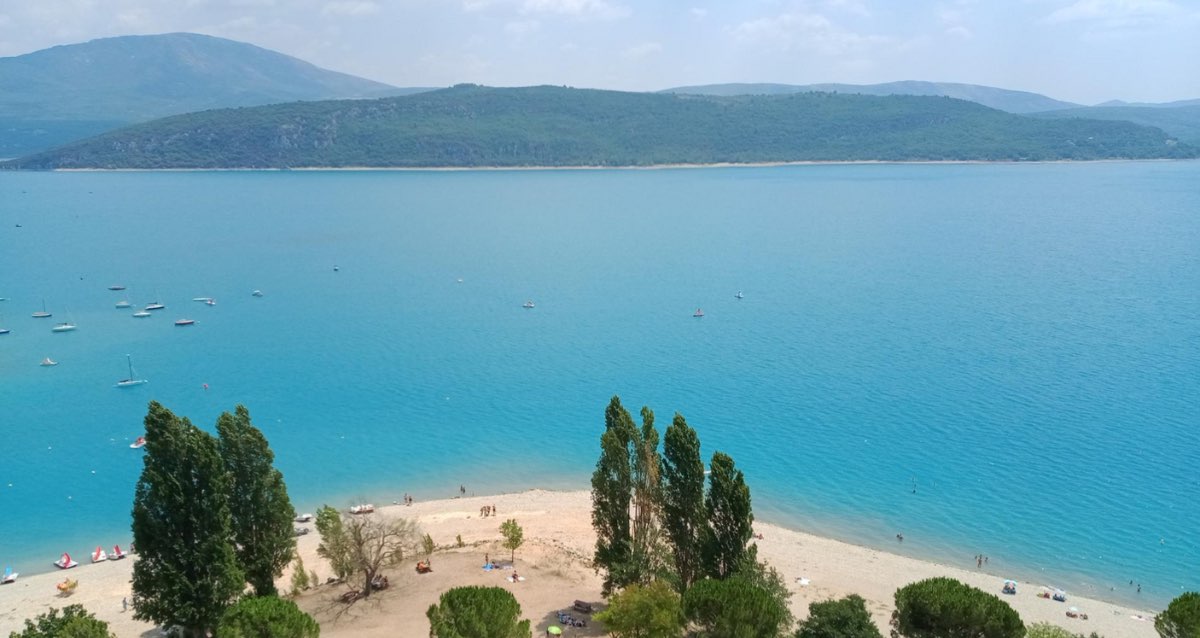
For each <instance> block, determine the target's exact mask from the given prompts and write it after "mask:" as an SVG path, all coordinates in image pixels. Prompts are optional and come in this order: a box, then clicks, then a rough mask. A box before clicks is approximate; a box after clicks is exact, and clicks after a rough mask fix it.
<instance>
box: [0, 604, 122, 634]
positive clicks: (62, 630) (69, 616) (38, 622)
mask: <svg viewBox="0 0 1200 638" xmlns="http://www.w3.org/2000/svg"><path fill="white" fill-rule="evenodd" d="M8 636H9V638H113V636H114V635H113V633H112V632H110V631H109V630H108V623H106V622H104V621H103V620H98V619H97V618H96V617H95V616H93V615H92V614H89V613H88V612H87V610H86V609H84V608H83V605H68V606H66V607H64V608H63V610H62V615H61V616H60V615H59V613H58V610H57V609H55V608H53V607H51V608H50V611H48V612H46V613H44V614H39V615H38V617H37V618H35V619H33V620H29V619H26V620H25V629H24V630H23V631H14V632H12V633H10V634H9V635H8Z"/></svg>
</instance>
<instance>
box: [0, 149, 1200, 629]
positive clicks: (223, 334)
mask: <svg viewBox="0 0 1200 638" xmlns="http://www.w3.org/2000/svg"><path fill="white" fill-rule="evenodd" d="M18 225H19V227H18ZM335 265H336V266H337V267H338V270H337V271H336V272H335V269H334V266H335ZM459 279H461V282H459V281H458V280H459ZM114 284H121V285H125V286H127V287H128V289H127V290H125V291H120V292H113V291H109V290H108V289H107V287H108V286H110V285H114ZM256 289H258V290H261V291H262V292H263V296H262V297H253V296H251V294H250V293H251V291H253V290H256ZM739 290H740V291H743V292H744V295H745V296H744V298H742V299H737V298H735V293H737V292H738V291H739ZM0 297H5V298H7V300H6V301H3V302H0V327H4V328H8V329H10V330H11V331H12V332H11V333H10V334H6V335H0V435H2V437H3V438H2V440H3V445H2V446H0V450H2V455H0V514H2V516H0V539H2V542H0V564H3V565H12V566H13V567H14V568H16V569H17V570H18V571H21V572H35V571H42V570H44V569H46V568H49V566H50V562H51V561H52V560H54V559H55V558H56V557H57V556H58V554H59V553H60V552H62V551H70V552H72V554H76V553H78V554H79V558H80V559H84V558H85V555H86V552H87V551H88V550H90V549H91V548H93V547H95V546H96V545H97V544H104V545H105V546H106V547H111V546H112V545H113V544H114V543H121V544H122V545H125V544H127V543H128V541H129V540H130V538H129V536H130V533H129V526H128V518H129V511H130V507H131V503H132V498H133V488H134V484H135V482H136V480H137V476H138V474H139V472H140V469H141V456H142V452H140V451H138V450H132V449H130V448H129V443H130V442H131V441H132V440H133V439H134V437H136V436H138V435H139V434H141V432H142V426H141V420H142V417H143V416H144V414H145V411H146V404H147V402H148V401H150V400H151V399H155V400H158V401H160V402H162V403H164V404H165V405H166V406H168V407H169V408H171V409H172V410H174V411H176V412H177V413H179V414H182V415H186V416H188V417H190V418H191V419H192V421H193V422H195V423H197V424H200V425H201V426H203V427H205V428H207V429H210V430H211V429H212V428H213V424H214V423H215V420H216V417H217V415H218V414H220V412H222V411H224V410H232V409H233V407H234V406H235V405H236V404H238V403H244V404H245V405H247V406H248V407H249V409H250V412H251V415H252V417H253V418H254V421H255V424H256V425H258V426H259V427H260V428H261V429H262V430H263V431H264V432H265V433H266V434H267V436H268V438H269V439H270V441H271V444H272V446H273V448H274V450H275V452H276V455H277V458H276V461H277V464H278V466H279V467H280V468H281V469H282V470H283V472H284V475H285V476H286V478H287V481H288V486H289V489H290V491H291V494H292V498H293V500H294V501H295V503H296V506H297V509H298V510H301V511H312V510H313V509H315V508H316V507H317V506H319V505H320V504H321V503H331V504H335V505H339V506H344V505H349V504H350V503H351V502H353V501H355V500H357V499H364V500H369V501H372V502H375V503H377V504H379V503H390V502H391V501H394V500H398V499H399V498H400V497H401V495H402V494H403V493H404V492H409V493H411V494H413V495H414V496H415V497H416V498H418V499H427V498H441V497H449V496H453V495H455V494H457V491H458V485H459V484H460V483H464V484H466V486H467V489H468V491H469V492H472V493H480V494H486V493H495V492H499V491H505V490H511V489H522V488H526V487H531V486H542V487H554V488H583V487H586V486H587V484H588V479H589V476H590V473H591V470H592V466H593V465H594V463H595V460H596V457H597V455H598V450H599V445H598V439H599V435H600V433H601V430H602V429H603V423H604V422H603V413H604V407H605V405H606V404H607V402H608V400H609V398H610V397H611V396H612V395H614V394H618V395H620V396H621V397H622V399H623V401H624V402H625V404H626V406H627V407H629V408H630V410H631V412H633V413H634V414H635V415H636V412H637V410H638V409H639V408H640V407H641V406H642V405H649V406H650V407H651V408H653V409H654V410H655V411H656V414H657V416H658V423H659V425H660V429H661V428H663V427H665V426H666V424H668V423H669V422H670V419H671V417H672V415H673V413H674V412H676V411H679V412H681V413H683V414H684V415H685V416H686V417H687V419H688V421H689V423H690V424H691V425H692V426H694V427H695V428H696V429H697V430H698V432H699V434H700V437H701V440H702V441H703V444H704V447H705V454H706V455H707V454H710V453H711V452H712V451H713V450H717V449H720V450H723V451H726V452H729V453H730V454H732V456H733V457H734V459H735V460H736V461H737V463H738V466H739V467H740V468H741V469H743V470H744V471H745V473H746V476H747V480H748V482H749V484H750V486H751V489H752V491H753V495H754V498H755V504H756V514H757V516H758V517H759V518H760V519H765V520H770V521H774V522H780V523H785V524H790V525H793V526H796V527H799V528H802V529H805V530H808V531H813V532H817V533H820V534H825V535H830V536H834V537H838V538H842V539H845V540H848V541H852V542H856V543H861V544H866V545H871V546H876V547H881V548H886V549H888V550H892V551H900V552H903V553H906V554H911V555H916V556H920V557H926V558H933V559H936V560H940V561H944V562H947V563H953V564H957V565H960V566H967V565H971V564H973V560H972V557H973V556H974V555H976V554H979V553H983V554H987V555H988V556H989V557H990V561H989V566H988V567H989V570H990V571H992V572H994V573H996V574H997V576H998V577H1015V578H1018V579H1021V580H1024V581H1029V582H1031V583H1033V584H1039V585H1040V584H1053V585H1057V586H1060V587H1063V588H1065V589H1067V590H1068V591H1074V592H1076V593H1080V594H1089V595H1095V596H1101V597H1105V598H1110V599H1116V600H1123V601H1134V602H1136V603H1137V604H1140V605H1143V606H1146V607H1153V606H1161V605H1163V604H1165V602H1166V601H1168V600H1169V599H1170V598H1172V597H1173V596H1175V595H1177V594H1178V593H1180V591H1181V590H1184V589H1190V590H1197V589H1200V541H1198V540H1197V536H1196V530H1197V521H1200V472H1198V471H1197V466H1198V465H1197V464H1198V461H1200V428H1198V426H1200V163H1196V162H1179V163H1099V164H1040V165H858V166H791V167H767V168H722V169H681V170H652V171H630V170H610V171H600V170H580V171H480V172H216V173H205V172H195V173H31V174H27V173H0ZM195 297H214V298H215V299H216V301H217V303H216V305H214V306H206V305H205V304H203V303H198V302H194V301H192V299H193V298H195ZM122 299H125V300H128V301H130V302H131V303H132V304H133V305H134V307H133V308H130V309H123V310H122V309H117V308H115V307H114V304H115V303H116V302H117V301H120V300H122ZM527 300H530V301H533V302H534V303H535V306H536V307H535V308H532V309H525V308H522V303H523V302H525V301H527ZM43 301H44V303H45V306H46V308H47V310H49V311H50V312H52V313H53V314H54V316H53V318H50V319H34V318H32V317H31V316H30V315H31V313H32V312H34V311H36V310H40V309H41V308H42V304H43ZM152 301H161V302H162V303H164V304H166V306H167V307H166V309H165V310H161V311H158V312H156V313H155V314H154V316H152V317H149V318H145V319H135V318H132V317H131V314H132V312H133V311H134V310H136V309H138V308H140V307H141V306H143V305H145V304H147V303H150V302H152ZM697 308H702V309H703V311H704V317H702V318H694V317H693V316H692V315H693V313H694V312H695V311H696V310H697ZM180 318H190V319H195V320H196V325H194V326H191V327H187V328H179V327H175V326H174V325H173V321H174V320H176V319H180ZM60 321H70V322H72V323H75V324H77V325H78V330H76V331H74V332H68V333H52V332H51V330H50V329H51V327H52V326H53V325H54V324H56V323H57V322H60ZM127 354H129V355H132V360H133V364H134V367H135V368H136V370H137V373H138V375H139V376H142V377H144V378H147V379H149V383H147V384H145V385H142V386H139V387H135V388H125V389H117V388H114V386H113V384H114V383H115V382H116V381H117V380H118V379H122V378H124V377H125V376H126V373H127V368H126V355H127ZM44 357H51V358H52V359H54V360H57V361H58V362H59V365H58V366H55V367H40V366H39V362H40V361H41V360H42V359H43V358H44ZM914 490H915V491H914ZM897 532H903V533H904V537H905V541H904V543H903V545H902V546H900V545H898V544H897V543H896V542H895V540H894V536H895V534H896V533H897ZM1131 579H1132V580H1133V581H1134V582H1135V583H1138V582H1140V583H1141V585H1142V593H1141V594H1140V595H1139V594H1136V593H1135V592H1134V588H1133V587H1131V586H1130V585H1128V582H1129V581H1130V580H1131ZM1110 588H1112V590H1111V591H1110Z"/></svg>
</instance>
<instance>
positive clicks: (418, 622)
mask: <svg viewBox="0 0 1200 638" xmlns="http://www.w3.org/2000/svg"><path fill="white" fill-rule="evenodd" d="M485 505H491V506H495V508H496V510H497V514H498V515H496V516H492V517H486V518H482V517H481V516H480V510H481V508H482V507H483V506H485ZM379 512H380V514H381V515H385V516H402V517H407V518H415V519H416V520H417V521H418V522H419V523H420V525H421V527H422V528H423V529H424V530H425V532H427V533H429V534H430V535H431V536H432V537H433V538H434V540H435V542H436V543H437V544H438V546H439V551H438V553H436V554H434V564H435V566H437V569H438V576H437V579H425V580H421V579H420V578H419V577H415V576H412V575H411V574H410V573H411V571H412V570H411V569H410V568H411V566H410V565H408V564H407V561H406V563H405V564H402V565H399V566H397V567H395V568H393V569H392V570H391V571H390V572H389V573H391V574H392V579H393V580H395V581H397V588H400V587H401V586H402V587H403V590H404V592H405V593H404V595H403V596H390V597H389V596H380V598H379V600H380V601H381V602H380V603H379V606H378V608H372V609H374V610H373V611H372V610H366V611H362V612H355V614H354V615H351V616H352V617H355V618H356V619H355V620H353V621H351V620H349V619H347V618H343V616H342V615H341V614H335V613H333V612H331V611H330V605H329V601H328V599H329V598H330V597H331V596H333V595H334V594H335V593H336V592H335V591H334V586H324V587H319V588H317V589H316V590H315V591H312V592H309V593H306V594H304V595H302V596H300V597H299V598H298V603H299V604H300V605H301V607H302V608H304V609H306V610H307V611H309V612H310V613H313V614H314V616H315V617H316V618H317V619H318V621H320V622H321V624H322V634H324V635H327V636H334V637H336V636H338V635H341V634H343V633H344V634H345V635H356V636H357V635H367V636H370V635H380V636H384V635H395V633H394V632H395V631H396V630H397V628H404V631H407V632H409V633H412V634H414V635H415V634H423V633H425V632H427V631H428V627H427V621H426V620H425V617H424V614H423V611H424V607H423V606H428V605H429V604H430V603H431V602H433V601H436V598H437V596H438V595H440V593H441V590H440V588H448V587H451V586H457V585H460V584H480V583H487V582H490V581H488V580H481V579H487V578H491V579H492V580H497V581H499V577H496V578H492V576H490V575H487V574H482V573H477V572H478V571H479V570H476V569H474V568H473V567H471V566H472V565H474V564H475V563H482V558H483V556H484V555H485V554H486V553H488V552H491V555H492V556H493V557H496V558H502V557H506V556H507V554H508V552H507V551H505V550H503V549H502V548H501V547H500V536H499V532H498V527H499V524H500V522H501V521H503V520H506V519H508V518H515V519H516V520H517V521H518V522H519V523H520V524H521V525H522V526H523V527H524V528H525V536H526V539H527V540H526V547H524V548H522V549H521V550H520V551H518V552H517V558H516V564H517V567H518V568H519V569H521V571H522V574H525V573H528V574H530V581H531V582H532V583H536V584H530V585H529V587H525V585H526V583H520V584H519V587H516V588H515V589H516V591H514V594H515V595H518V599H519V601H520V602H521V604H522V608H523V611H524V614H525V617H527V618H530V619H531V620H534V625H535V633H536V631H537V628H538V627H541V628H542V629H543V630H544V627H545V626H547V625H546V623H548V622H552V621H553V619H554V615H553V612H554V610H555V609H556V608H558V607H561V605H562V604H563V602H562V598H568V597H574V598H582V599H587V600H592V601H596V602H599V601H601V600H602V599H601V598H600V595H599V585H600V581H599V577H598V576H596V574H595V573H594V571H593V570H592V569H591V568H590V567H589V566H588V564H587V563H588V561H589V559H590V556H591V553H592V548H593V544H594V541H595V535H594V532H593V531H592V527H591V517H590V512H591V494H590V492H589V491H586V490H573V491H549V490H540V489H531V490H526V491H522V492H513V493H507V494H499V495H494V496H464V497H461V498H450V499H442V500H431V501H417V502H415V503H414V504H413V505H411V506H404V505H387V506H384V507H380V508H379ZM299 526H304V527H309V528H312V527H313V526H312V524H311V523H309V524H300V525H299ZM314 531H315V530H314ZM755 532H756V533H758V534H761V535H762V538H761V539H758V540H756V541H755V542H756V543H757V544H758V546H759V556H760V558H761V559H763V560H765V561H766V562H767V563H768V564H770V565H771V566H772V567H774V568H775V569H777V570H778V571H779V573H780V574H781V576H782V577H783V578H784V582H785V583H786V584H787V586H788V589H789V590H790V591H791V592H792V594H793V595H792V600H791V607H792V610H793V613H795V614H796V616H797V618H803V617H804V616H805V615H806V614H807V609H808V605H809V604H810V603H811V602H815V601H819V600H825V599H828V598H831V597H835V598H836V597H841V596H845V595H848V594H851V593H856V594H858V595H860V596H862V597H863V598H864V599H866V600H867V604H868V609H869V610H870V611H871V613H872V615H873V617H874V619H875V621H876V623H877V624H879V626H880V628H881V630H883V629H886V627H887V620H888V618H889V617H890V614H891V610H892V600H893V598H892V596H893V594H894V592H895V590H896V589H897V588H898V587H901V586H903V585H905V584H907V583H910V582H914V581H917V580H921V579H924V578H930V577H934V576H948V577H951V578H956V579H958V580H961V581H963V582H965V583H967V584H969V585H972V586H974V587H978V588H980V589H983V590H984V591H988V592H992V593H996V594H997V595H1000V594H999V590H1000V585H1001V583H1002V581H1003V579H1002V578H1000V577H998V576H996V575H994V574H989V573H985V572H983V571H972V570H969V569H963V568H959V567H954V566H951V565H946V564H940V563H936V562H932V561H926V560H919V559H915V558H910V557H907V556H902V555H899V554H894V553H891V552H887V551H883V550H879V549H874V548H870V547H865V546H861V545H854V544H851V543H846V542H843V541H839V540H835V539H831V538H824V537H820V536H816V535H812V534H808V533H805V532H800V531H796V530H793V529H788V528H785V527H782V526H779V525H775V524H772V523H765V522H756V524H755ZM459 538H461V540H462V544H463V546H462V547H458V539H459ZM318 543H319V539H318V537H317V535H316V534H315V533H311V534H307V535H305V536H301V537H299V538H298V551H299V553H300V555H301V557H302V558H303V559H304V563H305V566H306V567H307V568H308V569H310V570H315V571H316V572H317V573H318V576H319V577H320V578H321V579H324V578H326V577H327V576H328V575H329V569H328V567H327V566H326V565H325V564H324V561H322V560H321V559H320V557H318V556H317V554H316V547H317V544H318ZM476 554H478V556H476ZM84 558H85V560H86V557H84ZM413 560H414V561H415V557H414V559H413ZM132 562H133V560H129V559H127V560H124V561H120V562H117V563H115V564H114V563H112V562H108V563H100V564H95V565H81V566H80V567H77V568H75V569H72V570H68V571H67V572H65V573H58V572H54V573H45V574H34V575H26V576H22V577H21V578H20V579H19V580H18V582H17V583H14V584H10V585H5V586H3V587H0V635H7V634H8V632H10V631H17V630H19V629H20V628H21V626H22V622H23V620H24V619H25V618H32V617H34V616H36V615H37V614H40V613H43V612H45V611H46V610H48V609H49V608H50V607H52V606H53V607H63V606H65V605H68V604H82V605H84V607H85V608H87V609H88V610H89V611H91V612H93V613H95V614H96V615H97V616H98V617H99V618H101V619H102V620H105V621H108V622H109V623H110V624H111V628H112V631H114V632H115V633H116V635H117V636H119V637H122V638H123V637H125V636H140V635H141V634H142V633H143V632H145V631H146V630H147V629H150V628H151V626H150V624H149V623H144V622H140V621H134V620H133V619H132V612H125V611H122V605H121V602H122V599H123V598H131V597H132V593H131V591H130V589H129V577H130V573H131V570H132ZM527 569H528V571H526V570H527ZM64 577H69V578H71V579H77V580H78V581H79V582H80V585H79V590H78V592H77V593H76V594H74V595H73V596H71V597H69V598H62V597H59V596H58V595H57V592H56V590H55V588H54V585H55V584H56V583H57V582H60V581H61V580H62V579H63V578H64ZM802 579H803V580H802ZM278 582H279V585H280V589H281V591H287V590H288V589H290V585H289V583H290V571H285V573H284V574H283V576H282V577H281V578H280V579H279V581H278ZM496 584H505V585H508V586H512V585H511V584H507V583H502V582H501V583H496ZM1039 585H1040V583H1025V582H1022V583H1020V585H1019V589H1018V593H1017V594H1016V595H1015V596H1003V599H1004V600H1005V601H1006V602H1008V603H1009V604H1011V605H1012V606H1013V607H1014V608H1015V609H1017V611H1018V612H1019V613H1020V614H1021V617H1022V619H1023V620H1024V621H1025V622H1026V623H1027V624H1030V623H1034V622H1050V623H1053V624H1056V625H1059V626H1063V627H1066V628H1068V629H1070V630H1071V631H1072V632H1075V633H1084V634H1089V633H1091V632H1093V631H1096V632H1098V633H1100V634H1101V635H1104V636H1106V637H1107V638H1115V637H1121V636H1129V637H1130V638H1152V637H1153V636H1155V635H1156V634H1155V631H1154V627H1153V617H1154V612H1152V611H1148V610H1144V609H1136V608H1133V607H1130V606H1127V605H1120V604H1114V603H1109V602H1105V601H1101V600H1096V599H1091V598H1086V597H1081V596H1076V595H1074V594H1073V593H1072V592H1070V591H1068V592H1067V595H1068V602H1066V603H1061V602H1055V601H1050V600H1047V599H1044V598H1038V597H1037V596H1036V595H1035V594H1036V593H1037V592H1038V591H1039V589H1040V588H1039ZM564 592H570V595H569V596H564V595H563V594H564ZM385 593H386V592H385ZM422 605H423V606H422ZM1071 606H1073V607H1078V608H1079V609H1080V611H1082V612H1084V613H1086V614H1088V616H1089V618H1088V620H1082V619H1078V618H1068V617H1066V615H1065V612H1066V610H1067V608H1068V607H1071ZM1139 617H1140V618H1141V620H1139ZM372 623H378V632H377V633H375V632H373V631H372V630H371V626H372ZM388 631H391V632H393V633H392V634H388V633H387V632H388ZM402 633H403V632H402Z"/></svg>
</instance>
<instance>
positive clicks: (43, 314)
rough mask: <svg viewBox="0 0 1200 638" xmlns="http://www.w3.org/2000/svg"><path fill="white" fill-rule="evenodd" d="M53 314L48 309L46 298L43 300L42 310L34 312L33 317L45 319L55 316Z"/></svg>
mask: <svg viewBox="0 0 1200 638" xmlns="http://www.w3.org/2000/svg"><path fill="white" fill-rule="evenodd" d="M53 316H54V315H52V314H50V313H49V312H48V311H47V310H46V300H45V299H43V300H42V309H41V310H38V311H37V312H35V313H33V318H34V319H45V318H46V317H53Z"/></svg>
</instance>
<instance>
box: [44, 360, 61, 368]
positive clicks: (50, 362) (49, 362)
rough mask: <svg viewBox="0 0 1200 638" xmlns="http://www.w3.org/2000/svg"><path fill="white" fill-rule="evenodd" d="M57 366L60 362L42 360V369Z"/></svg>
mask: <svg viewBox="0 0 1200 638" xmlns="http://www.w3.org/2000/svg"><path fill="white" fill-rule="evenodd" d="M56 365H58V362H57V361H55V360H54V359H51V358H50V357H46V358H45V359H42V367H43V368H49V367H50V366H56Z"/></svg>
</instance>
